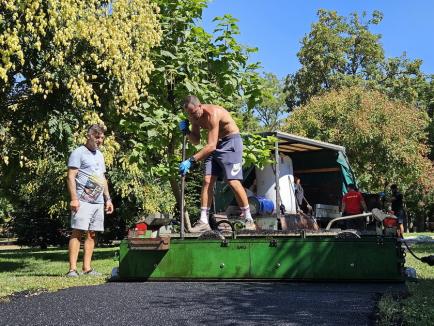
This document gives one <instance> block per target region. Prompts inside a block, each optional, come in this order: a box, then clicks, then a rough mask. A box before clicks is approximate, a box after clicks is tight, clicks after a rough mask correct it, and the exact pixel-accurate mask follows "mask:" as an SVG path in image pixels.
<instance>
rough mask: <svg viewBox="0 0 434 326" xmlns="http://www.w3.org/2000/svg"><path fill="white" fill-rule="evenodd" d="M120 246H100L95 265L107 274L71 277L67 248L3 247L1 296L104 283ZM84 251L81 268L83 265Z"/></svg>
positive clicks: (1, 257) (0, 270)
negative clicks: (68, 276) (13, 248)
mask: <svg viewBox="0 0 434 326" xmlns="http://www.w3.org/2000/svg"><path fill="white" fill-rule="evenodd" d="M117 249H118V248H97V249H95V252H94V257H93V261H92V267H93V268H94V269H95V270H97V271H99V272H101V273H102V274H103V276H99V277H94V276H81V277H77V278H67V277H65V276H64V275H65V273H66V272H67V271H68V251H67V250H66V249H57V248H53V249H45V250H40V249H15V250H0V298H3V300H4V299H5V297H7V296H9V295H11V294H13V293H16V292H23V291H24V292H27V293H29V294H32V293H38V292H41V291H56V290H59V289H63V288H68V287H73V286H81V285H96V284H102V283H104V282H105V281H106V279H107V278H108V277H109V276H110V274H111V270H112V268H113V267H117V266H118V262H116V261H114V260H113V257H114V255H115V252H116V251H117ZM81 262H82V251H81V254H80V257H79V265H78V268H79V269H80V268H81Z"/></svg>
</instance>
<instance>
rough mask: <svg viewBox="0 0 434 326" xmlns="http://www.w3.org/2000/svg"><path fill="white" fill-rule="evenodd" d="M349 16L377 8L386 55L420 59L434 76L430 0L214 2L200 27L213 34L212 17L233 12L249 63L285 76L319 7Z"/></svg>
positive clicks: (376, 28) (433, 17)
mask: <svg viewBox="0 0 434 326" xmlns="http://www.w3.org/2000/svg"><path fill="white" fill-rule="evenodd" d="M321 8H322V9H328V10H336V11H337V12H338V14H340V15H342V16H348V14H350V13H351V12H354V11H357V12H359V13H361V12H363V11H366V12H367V13H368V14H369V17H370V14H371V13H372V12H373V11H374V10H380V11H381V12H382V13H383V14H384V18H383V21H382V22H381V23H380V24H379V25H377V26H374V27H373V28H372V29H371V31H372V32H374V33H378V34H381V35H382V38H381V43H382V45H383V47H384V50H385V55H386V57H395V56H400V55H401V54H402V53H403V52H404V51H405V52H406V53H407V56H408V58H410V59H416V58H418V59H422V60H423V65H422V71H423V72H424V73H427V74H434V1H432V0H412V1H409V0H406V1H405V0H394V1H386V0H384V1H380V0H377V1H373V0H364V1H363V0H359V1H357V0H340V1H339V0H334V1H331V0H329V1H315V0H310V1H309V0H305V1H299V0H212V1H211V2H210V3H209V5H208V8H207V9H205V11H204V13H203V26H204V27H205V29H206V30H207V31H208V32H212V30H213V26H214V25H213V23H212V19H213V18H214V17H216V16H222V15H224V14H231V15H232V16H234V17H235V18H237V19H238V20H239V23H238V26H239V27H240V32H241V35H239V36H238V41H239V42H240V43H242V44H244V45H248V46H255V47H258V48H259V51H258V53H257V54H255V55H253V56H252V58H251V61H260V62H261V63H262V66H263V67H264V69H263V70H264V71H266V72H272V73H274V74H276V75H277V76H278V77H280V78H282V77H285V76H286V75H287V74H288V73H293V72H295V71H296V70H297V69H298V68H299V63H298V59H297V56H296V54H297V52H298V50H299V49H300V41H301V39H302V37H303V36H304V35H305V34H307V33H308V32H309V31H310V27H311V24H312V23H313V22H315V21H317V16H316V12H317V11H318V9H321Z"/></svg>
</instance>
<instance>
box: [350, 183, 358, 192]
mask: <svg viewBox="0 0 434 326" xmlns="http://www.w3.org/2000/svg"><path fill="white" fill-rule="evenodd" d="M348 188H351V189H354V190H357V187H356V185H355V184H354V183H350V184H349V185H348Z"/></svg>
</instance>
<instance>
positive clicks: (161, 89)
mask: <svg viewBox="0 0 434 326" xmlns="http://www.w3.org/2000/svg"><path fill="white" fill-rule="evenodd" d="M158 4H159V7H160V10H161V28H162V30H163V37H162V40H161V43H160V46H159V47H158V48H155V49H154V50H153V51H152V59H153V62H154V65H155V69H154V71H153V73H152V75H151V80H152V83H151V84H150V85H149V88H148V95H147V96H146V98H145V99H144V101H143V102H142V103H141V106H140V109H141V112H140V114H136V115H135V116H129V117H128V119H125V120H123V121H122V128H123V132H124V134H125V135H128V136H127V138H128V139H130V140H132V151H131V159H132V160H133V161H135V162H137V164H138V166H140V168H141V169H143V170H146V171H148V172H149V174H150V175H152V176H153V177H154V178H161V180H163V181H166V180H168V181H169V182H170V184H171V187H172V191H173V194H174V196H175V197H176V199H177V201H178V203H179V201H180V191H179V176H178V171H177V167H178V163H179V162H180V160H181V157H180V148H181V143H182V135H181V134H180V132H179V131H178V129H177V123H178V122H179V121H180V120H181V119H184V118H185V117H184V115H183V109H182V101H183V99H184V98H185V96H186V95H188V94H195V95H197V96H198V97H199V98H200V100H201V101H202V102H203V103H213V104H219V105H222V106H223V107H225V108H226V109H228V110H229V111H231V112H232V113H233V114H234V117H235V118H237V107H236V105H237V103H240V102H245V103H247V105H248V106H249V107H253V105H254V104H255V103H256V102H257V100H258V98H259V96H260V91H259V87H258V78H257V73H256V71H255V70H256V68H257V65H256V64H248V57H249V54H250V53H251V52H253V51H255V49H253V48H249V47H244V46H242V45H240V44H239V43H238V42H237V40H236V36H237V35H238V34H239V29H238V26H237V20H236V19H235V18H233V17H231V16H230V15H224V16H223V17H216V18H215V19H214V22H215V24H216V26H215V29H214V32H213V34H210V33H207V32H206V31H205V30H204V29H203V28H202V27H200V26H199V24H198V22H199V21H200V18H201V16H202V10H203V9H204V8H205V6H206V1H186V0H178V1H171V2H167V1H158ZM198 148H199V147H198ZM198 148H194V147H192V146H191V145H189V148H188V151H187V153H188V155H191V154H192V153H193V151H195V150H197V149H198Z"/></svg>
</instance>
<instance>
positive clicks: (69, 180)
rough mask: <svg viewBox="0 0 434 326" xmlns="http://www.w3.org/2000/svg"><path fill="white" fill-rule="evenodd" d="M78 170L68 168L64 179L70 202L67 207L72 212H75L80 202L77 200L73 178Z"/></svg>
mask: <svg viewBox="0 0 434 326" xmlns="http://www.w3.org/2000/svg"><path fill="white" fill-rule="evenodd" d="M77 173H78V169H77V168H68V176H67V179H66V182H67V185H68V192H69V196H70V198H71V202H70V203H69V206H70V208H71V210H72V211H74V212H76V211H77V210H78V208H79V207H80V202H79V201H78V198H77V190H76V189H77V188H76V181H75V177H76V176H77Z"/></svg>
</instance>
